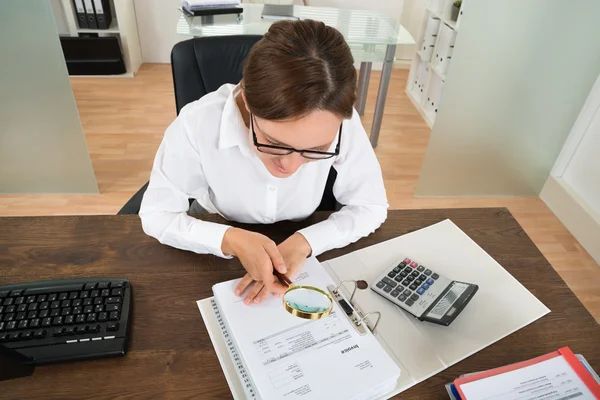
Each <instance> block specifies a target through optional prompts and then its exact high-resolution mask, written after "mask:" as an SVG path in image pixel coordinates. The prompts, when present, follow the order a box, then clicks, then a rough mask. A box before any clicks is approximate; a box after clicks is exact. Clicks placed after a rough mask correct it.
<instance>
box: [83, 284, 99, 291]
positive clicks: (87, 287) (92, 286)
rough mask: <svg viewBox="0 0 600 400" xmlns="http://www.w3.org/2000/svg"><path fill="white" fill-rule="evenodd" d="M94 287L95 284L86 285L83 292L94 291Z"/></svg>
mask: <svg viewBox="0 0 600 400" xmlns="http://www.w3.org/2000/svg"><path fill="white" fill-rule="evenodd" d="M96 285H97V283H86V284H85V287H84V288H83V289H84V290H94V289H96Z"/></svg>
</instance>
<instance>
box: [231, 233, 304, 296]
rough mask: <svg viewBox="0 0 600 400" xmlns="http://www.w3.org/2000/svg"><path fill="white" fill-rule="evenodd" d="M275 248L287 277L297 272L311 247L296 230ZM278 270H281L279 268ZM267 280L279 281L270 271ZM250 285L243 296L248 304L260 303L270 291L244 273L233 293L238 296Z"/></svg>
mask: <svg viewBox="0 0 600 400" xmlns="http://www.w3.org/2000/svg"><path fill="white" fill-rule="evenodd" d="M277 248H278V250H279V253H280V254H281V256H282V257H283V261H284V263H285V266H286V268H287V271H288V272H287V274H286V275H287V276H288V277H289V278H293V277H294V276H295V275H296V274H297V273H298V271H299V270H300V268H301V267H302V265H304V262H305V261H306V258H307V257H308V256H309V255H310V254H311V252H312V249H311V247H310V245H309V244H308V242H307V241H306V239H305V238H304V236H302V234H300V233H298V232H296V233H294V234H293V235H292V236H290V237H289V238H287V239H286V240H285V241H284V242H282V243H281V244H279V245H278V246H277ZM278 271H279V272H281V271H280V270H279V269H278ZM269 281H271V282H275V283H279V280H278V279H277V277H276V276H275V275H273V274H272V272H271V278H270V279H269ZM250 285H252V288H251V289H250V290H249V291H248V293H247V294H246V297H245V298H244V303H246V304H250V303H252V302H254V303H260V302H262V301H263V300H264V299H266V298H267V296H269V293H271V292H272V291H270V290H269V289H268V288H266V287H265V284H264V282H262V281H257V280H256V279H253V278H252V276H251V275H250V274H246V275H245V276H244V277H243V278H242V280H241V281H240V282H239V283H238V285H237V286H236V288H235V292H234V293H235V294H236V295H237V296H240V295H241V294H242V293H244V291H245V290H246V289H247V288H248V287H249V286H250ZM282 286H283V285H282ZM286 289H287V288H286ZM280 293H281V292H278V291H277V292H273V294H274V295H275V296H279V294H280Z"/></svg>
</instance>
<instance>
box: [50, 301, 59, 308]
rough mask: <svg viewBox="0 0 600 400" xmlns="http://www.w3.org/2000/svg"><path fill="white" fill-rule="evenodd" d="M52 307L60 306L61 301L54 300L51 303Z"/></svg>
mask: <svg viewBox="0 0 600 400" xmlns="http://www.w3.org/2000/svg"><path fill="white" fill-rule="evenodd" d="M50 308H52V309H55V308H60V301H53V302H52V303H51V304H50Z"/></svg>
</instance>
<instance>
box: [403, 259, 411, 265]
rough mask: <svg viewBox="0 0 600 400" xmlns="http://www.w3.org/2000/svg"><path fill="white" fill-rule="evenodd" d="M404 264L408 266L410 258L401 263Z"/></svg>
mask: <svg viewBox="0 0 600 400" xmlns="http://www.w3.org/2000/svg"><path fill="white" fill-rule="evenodd" d="M402 262H403V263H404V264H406V265H408V264H410V262H411V259H410V258H405V259H404V261H402Z"/></svg>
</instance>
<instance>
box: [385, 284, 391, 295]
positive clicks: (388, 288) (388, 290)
mask: <svg viewBox="0 0 600 400" xmlns="http://www.w3.org/2000/svg"><path fill="white" fill-rule="evenodd" d="M383 291H384V292H386V293H389V292H391V291H392V287H391V286H387V285H386V286H385V287H384V288H383Z"/></svg>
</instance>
